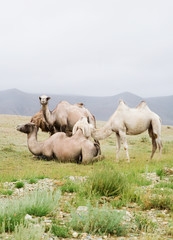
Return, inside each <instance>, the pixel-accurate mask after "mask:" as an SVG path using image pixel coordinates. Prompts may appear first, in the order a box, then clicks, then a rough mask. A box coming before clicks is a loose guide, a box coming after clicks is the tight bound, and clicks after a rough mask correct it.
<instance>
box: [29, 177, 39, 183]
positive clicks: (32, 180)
mask: <svg viewBox="0 0 173 240" xmlns="http://www.w3.org/2000/svg"><path fill="white" fill-rule="evenodd" d="M37 182H38V180H37V179H35V178H31V179H29V181H28V183H29V184H35V183H37Z"/></svg>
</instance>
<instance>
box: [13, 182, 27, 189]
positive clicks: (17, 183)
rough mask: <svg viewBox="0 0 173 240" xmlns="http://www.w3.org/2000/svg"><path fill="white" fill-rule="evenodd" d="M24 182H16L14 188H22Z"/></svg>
mask: <svg viewBox="0 0 173 240" xmlns="http://www.w3.org/2000/svg"><path fill="white" fill-rule="evenodd" d="M24 185H25V184H24V182H16V184H15V187H16V188H23V187H24Z"/></svg>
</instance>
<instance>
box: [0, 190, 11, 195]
mask: <svg viewBox="0 0 173 240" xmlns="http://www.w3.org/2000/svg"><path fill="white" fill-rule="evenodd" d="M0 193H1V194H3V195H9V196H11V195H12V193H13V191H12V190H4V189H2V190H0Z"/></svg>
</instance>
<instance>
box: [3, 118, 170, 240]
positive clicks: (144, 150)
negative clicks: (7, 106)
mask: <svg viewBox="0 0 173 240" xmlns="http://www.w3.org/2000/svg"><path fill="white" fill-rule="evenodd" d="M7 120H8V122H7ZM29 120H30V118H29V117H21V116H2V118H0V130H2V131H1V138H0V151H1V159H0V168H1V174H0V182H1V187H0V233H1V234H0V238H2V239H3V237H2V236H3V234H7V232H10V237H11V239H40V238H41V237H42V236H43V234H44V240H45V239H49V237H50V236H52V237H53V236H57V237H59V238H65V237H69V238H70V237H72V235H71V234H72V232H73V231H77V232H78V233H79V237H80V234H81V232H83V231H86V232H88V234H97V235H109V234H111V235H113V236H118V235H123V236H125V235H126V234H127V235H128V236H129V235H131V234H132V235H133V233H134V232H135V233H136V234H138V235H139V238H140V236H142V232H145V239H153V240H154V239H164V237H165V233H167V236H170V237H172V236H173V230H172V229H173V227H172V226H173V221H172V216H173V207H172V206H173V186H172V183H173V178H172V176H171V171H172V170H170V172H168V173H169V174H167V172H165V169H167V170H169V169H172V168H173V167H172V149H173V134H172V129H173V128H172V127H171V128H167V127H166V126H165V127H164V126H163V127H162V128H163V131H162V135H163V137H162V139H163V146H164V148H163V149H165V150H164V151H163V155H162V157H161V159H159V154H158V152H156V154H155V156H154V159H153V160H149V158H150V154H151V143H150V142H148V141H150V139H149V137H148V135H147V133H144V134H141V135H138V136H133V137H131V136H128V140H127V141H128V144H129V154H130V156H131V163H130V164H127V162H126V160H125V158H126V156H125V153H124V152H123V151H121V152H120V162H119V163H116V162H115V156H116V151H115V139H114V138H115V136H113V135H112V136H110V137H109V138H107V139H104V140H102V141H101V149H102V154H103V155H104V156H105V159H104V160H103V161H99V162H97V163H94V164H93V165H85V166H84V165H78V164H73V163H67V164H61V163H58V162H56V161H43V160H40V159H38V158H36V157H34V156H33V155H32V154H31V153H30V152H29V151H28V148H27V145H26V136H25V135H22V134H20V133H19V132H17V131H15V127H16V126H17V125H18V124H19V123H21V122H28V121H29ZM103 124H104V123H99V127H100V126H101V125H103ZM47 137H48V135H47V134H45V133H43V132H39V134H38V140H44V139H46V138H47ZM150 173H153V176H154V179H152V178H150ZM156 175H157V176H159V177H160V179H159V178H158V177H157V176H156ZM69 176H76V177H77V176H86V178H84V179H86V180H85V181H81V182H80V181H79V182H78V181H70V180H67V179H69ZM45 178H46V179H45ZM51 179H54V180H55V182H56V181H57V184H56V183H55V184H54V185H51V187H50V188H46V189H45V190H44V191H41V192H40V191H39V192H37V191H34V192H33V193H32V191H33V189H35V188H36V187H37V185H38V186H42V183H43V182H49V181H51ZM37 182H38V184H35V183H37ZM59 183H60V184H59ZM18 184H19V186H18ZM31 184H32V185H31ZM17 186H18V187H21V188H23V189H20V190H18V189H16V188H17ZM28 188H31V189H30V190H31V193H30V194H29V192H30V190H29V191H28V193H27V194H26V193H25V191H26V192H27V189H28ZM59 189H60V190H61V191H62V195H61V198H60V192H59ZM50 190H51V191H50ZM17 192H18V193H20V192H21V193H22V194H23V195H22V194H21V196H20V198H18V197H16V196H17V195H16V193H17ZM25 194H26V195H25ZM4 195H5V196H4ZM78 206H88V211H87V212H83V213H80V216H79V213H77V212H76V209H77V208H78ZM122 207H123V208H122ZM117 208H118V209H120V212H118V211H117ZM72 209H73V210H72ZM122 209H126V210H128V211H129V212H130V214H131V215H132V219H133V222H130V224H129V225H130V226H131V224H132V226H133V230H132V232H131V228H129V227H128V224H127V222H124V218H125V215H124V213H123V210H122ZM60 213H61V214H60ZM70 213H71V215H70ZM154 213H155V215H154ZM26 214H29V216H31V218H32V220H31V221H30V222H29V220H27V221H26V219H25V216H26ZM121 214H122V215H121ZM149 214H151V216H152V217H153V218H154V220H155V221H153V219H152V218H150V215H149ZM60 216H61V220H60ZM81 216H82V217H81ZM123 216H124V217H123ZM71 217H72V218H71ZM44 219H48V221H50V223H49V226H46V227H45V224H42V221H43V222H44ZM157 219H159V221H157ZM59 220H60V222H59ZM162 220H163V222H167V224H162ZM62 223H63V224H62ZM35 225H36V226H37V227H36V228H35ZM159 228H160V229H161V228H162V230H160V231H161V233H160V232H159V230H158V231H157V229H159ZM31 229H32V230H31ZM156 233H157V234H156ZM46 234H47V235H46ZM152 234H154V235H155V236H156V235H158V237H157V238H155V236H153V235H152ZM26 236H27V237H26ZM48 236H49V237H48ZM4 239H5V237H4ZM9 239H10V238H9Z"/></svg>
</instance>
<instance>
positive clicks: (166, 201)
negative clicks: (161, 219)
mask: <svg viewBox="0 0 173 240" xmlns="http://www.w3.org/2000/svg"><path fill="white" fill-rule="evenodd" d="M142 201H143V202H142V207H143V209H145V210H146V209H152V208H157V209H160V210H162V209H168V210H173V198H172V196H168V195H154V196H147V195H146V196H145V197H144V198H143V200H142Z"/></svg>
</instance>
